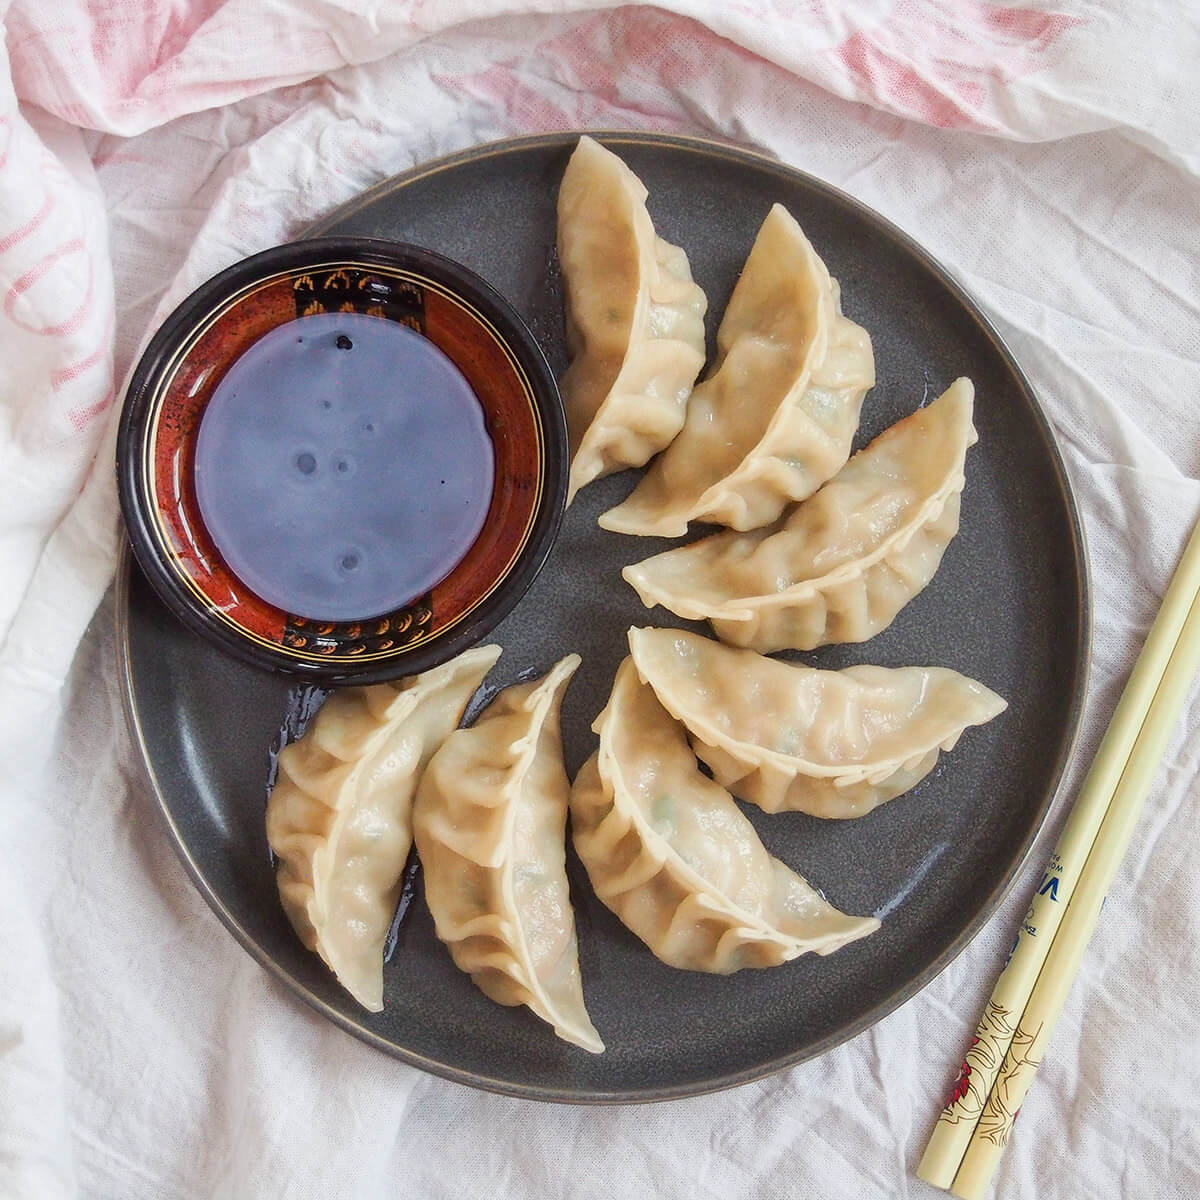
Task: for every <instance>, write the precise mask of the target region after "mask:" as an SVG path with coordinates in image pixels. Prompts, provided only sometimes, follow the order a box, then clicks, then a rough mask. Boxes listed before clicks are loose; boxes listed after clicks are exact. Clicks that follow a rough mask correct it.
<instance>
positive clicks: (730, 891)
mask: <svg viewBox="0 0 1200 1200" xmlns="http://www.w3.org/2000/svg"><path fill="white" fill-rule="evenodd" d="M594 728H595V730H596V732H597V733H599V735H600V749H599V750H598V751H597V752H596V753H595V754H594V755H592V757H591V758H590V759H588V761H587V762H586V763H585V764H584V766H583V767H582V768H581V770H580V772H579V775H578V777H577V778H576V780H575V786H574V787H573V788H572V790H571V829H572V833H573V836H574V839H575V849H576V850H577V851H578V852H579V857H580V859H581V860H582V861H583V865H584V867H585V868H586V869H587V873H588V876H589V877H590V879H591V881H592V887H593V888H594V889H595V891H596V895H597V896H598V897H599V898H600V899H601V900H602V901H603V902H604V903H605V904H606V905H607V906H608V907H609V908H611V909H612V911H613V912H614V913H616V915H617V916H618V917H619V918H620V919H621V920H622V921H623V922H624V923H625V925H627V926H628V927H629V929H630V930H632V931H633V932H634V933H635V934H637V936H638V937H639V938H641V939H642V941H643V942H645V943H646V945H647V946H649V947H650V949H651V950H652V951H653V952H654V954H655V955H656V956H657V957H658V958H660V959H661V960H662V961H663V962H665V963H667V964H669V965H670V966H673V967H681V968H683V969H685V970H691V971H711V972H714V973H716V974H719V975H727V974H729V973H730V972H732V971H737V970H740V969H741V968H742V967H770V966H775V965H777V964H779V963H782V962H787V961H788V960H789V959H793V958H795V957H797V956H798V955H800V954H804V953H806V952H808V951H815V952H816V953H817V954H829V953H831V952H832V951H834V950H837V949H838V948H839V947H841V946H844V945H846V944H847V943H848V942H852V941H854V940H855V939H857V938H861V937H865V936H866V935H867V934H869V933H873V932H874V931H875V930H876V929H878V928H879V922H878V921H877V920H876V919H875V918H874V917H850V916H847V915H846V914H845V913H842V912H839V911H838V910H837V909H836V908H834V907H833V906H832V905H831V904H829V903H827V902H826V901H825V900H824V898H823V897H822V896H821V894H820V893H819V892H817V891H816V890H815V889H813V888H812V887H810V886H809V884H808V883H806V882H805V881H804V880H803V879H802V878H801V877H800V876H799V875H797V874H796V873H795V872H794V871H793V870H791V868H789V867H788V866H786V865H785V864H784V863H782V862H780V861H779V859H777V858H773V857H772V856H771V855H770V854H769V853H768V852H767V849H766V847H765V846H764V845H763V844H762V842H761V841H760V840H759V838H758V835H757V834H756V833H755V832H754V827H753V826H752V825H751V824H750V822H749V821H748V820H747V819H746V817H745V815H744V814H743V813H742V812H741V810H740V809H739V808H738V806H737V805H736V804H735V803H734V800H733V797H732V796H730V794H729V793H728V792H727V791H726V790H725V789H724V788H723V787H721V785H720V784H718V783H714V782H713V781H712V780H711V779H709V778H708V777H707V776H706V775H703V774H702V773H701V772H700V768H699V766H698V765H697V763H696V757H695V755H694V754H693V753H692V751H691V749H690V748H689V747H688V743H687V735H686V734H685V732H684V729H683V726H682V725H680V724H679V723H678V722H677V721H675V720H674V719H673V718H672V717H671V716H670V714H669V713H668V712H667V711H666V709H664V708H663V706H662V705H661V704H660V703H659V702H658V700H657V698H656V697H655V695H654V691H653V690H652V689H651V688H649V687H647V686H646V685H645V684H643V683H641V682H640V681H639V680H638V676H637V669H636V668H635V667H634V665H633V661H632V660H631V659H628V658H627V659H626V660H625V661H624V662H623V663H622V664H621V667H620V669H619V670H618V671H617V678H616V682H615V683H614V684H613V691H612V696H611V697H610V699H609V702H608V706H607V707H606V708H605V710H604V711H603V712H602V713H601V714H600V716H599V717H597V718H596V724H595V726H594Z"/></svg>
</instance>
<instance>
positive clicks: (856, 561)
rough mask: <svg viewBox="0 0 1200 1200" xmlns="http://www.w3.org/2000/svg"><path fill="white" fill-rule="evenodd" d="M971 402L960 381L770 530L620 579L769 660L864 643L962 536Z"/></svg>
mask: <svg viewBox="0 0 1200 1200" xmlns="http://www.w3.org/2000/svg"><path fill="white" fill-rule="evenodd" d="M974 397H975V389H974V387H973V386H972V385H971V381H970V380H969V379H958V380H956V381H955V382H954V383H953V384H951V385H950V387H949V388H948V389H947V390H946V391H945V392H943V393H942V395H941V396H939V397H938V398H937V399H936V400H934V401H933V402H932V403H931V404H929V405H928V406H927V407H925V408H921V409H918V410H917V411H916V412H915V413H913V414H912V415H911V416H909V417H905V418H904V420H902V421H899V422H897V423H896V424H895V425H893V426H892V427H891V428H890V429H888V430H886V431H885V432H883V433H881V434H880V435H879V437H877V438H876V439H875V440H874V441H873V442H872V443H871V444H870V445H869V446H867V447H866V448H865V449H863V450H860V451H859V452H858V453H857V454H856V455H855V456H854V457H853V458H852V459H851V460H850V461H849V462H848V463H847V464H846V465H845V466H844V467H843V468H842V469H841V471H839V472H838V474H837V475H835V476H834V477H833V479H831V480H830V481H829V482H828V483H827V484H826V485H825V486H824V487H823V488H822V489H821V490H820V491H819V492H817V494H816V495H815V496H813V497H811V498H810V499H808V500H806V501H804V502H803V503H802V504H798V505H797V506H796V507H795V508H793V509H792V510H791V512H790V513H788V514H787V516H786V517H784V518H783V519H782V520H780V521H779V522H777V523H776V524H775V525H772V526H770V527H769V528H767V529H760V530H756V531H755V532H753V533H717V534H713V535H712V536H711V537H707V538H701V539H700V540H699V541H697V542H692V543H691V544H690V545H687V546H681V547H680V548H679V549H677V550H668V551H666V552H665V553H663V554H657V555H655V556H654V557H653V558H647V559H644V560H643V561H642V562H639V563H633V564H631V565H630V566H627V567H626V568H625V569H624V570H623V571H622V572H621V574H622V575H623V576H624V577H625V579H626V580H627V581H628V582H629V583H630V584H632V585H633V587H634V588H635V589H636V590H637V593H638V595H639V596H640V597H641V598H642V603H643V604H644V605H645V606H646V607H647V608H652V607H653V606H654V605H655V604H661V605H663V607H664V608H669V609H670V610H671V611H672V612H673V613H677V614H678V615H679V616H681V617H688V618H690V619H692V620H696V621H703V620H708V621H710V622H711V623H712V627H713V629H714V630H715V631H716V634H717V636H718V637H719V638H721V639H722V640H723V641H726V642H731V643H733V644H734V645H736V646H748V647H750V648H751V649H753V650H758V651H760V652H761V653H763V654H770V653H772V652H773V651H775V650H788V649H791V650H812V649H815V648H816V647H817V646H824V645H828V644H829V643H833V642H865V641H866V640H867V639H868V638H871V637H874V636H875V634H877V633H879V632H880V631H881V630H883V629H886V628H887V627H888V626H889V625H890V624H891V623H892V621H893V620H894V619H895V617H896V614H897V613H898V612H899V611H900V610H901V609H902V608H903V607H904V606H905V605H906V604H907V603H908V602H909V601H910V600H911V599H912V598H913V597H914V596H915V595H917V593H918V592H920V591H921V590H922V589H923V588H924V587H925V586H926V585H927V584H928V583H929V581H930V580H931V579H932V578H933V575H934V572H935V571H936V570H937V569H938V565H939V564H940V563H941V561H942V554H943V553H944V551H945V549H946V546H947V545H948V544H949V542H950V539H951V538H952V537H953V536H954V535H955V534H956V533H957V532H958V511H959V501H960V499H961V495H962V489H963V483H964V481H965V476H964V474H963V469H964V463H965V459H966V453H967V447H968V446H971V445H973V444H974V443H975V441H976V440H977V437H976V433H975V427H974V425H973V424H972V423H971V417H972V406H973V401H974Z"/></svg>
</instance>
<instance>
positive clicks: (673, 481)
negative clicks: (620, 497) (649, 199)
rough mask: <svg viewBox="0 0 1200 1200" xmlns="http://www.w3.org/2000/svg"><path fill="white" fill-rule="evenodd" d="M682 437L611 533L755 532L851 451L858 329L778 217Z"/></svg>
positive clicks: (795, 233)
mask: <svg viewBox="0 0 1200 1200" xmlns="http://www.w3.org/2000/svg"><path fill="white" fill-rule="evenodd" d="M717 352H718V353H717V360H716V362H715V363H714V365H713V367H712V369H711V371H710V372H709V374H708V376H707V377H706V378H705V379H704V381H703V382H702V383H700V384H699V385H697V387H696V389H695V391H694V392H693V393H692V396H691V399H690V400H689V401H688V405H687V417H686V420H685V422H684V426H683V430H682V431H681V432H680V434H679V436H678V437H677V438H676V439H675V440H674V441H673V442H672V443H671V445H670V446H669V447H668V448H667V449H666V451H665V452H664V453H663V454H662V455H661V456H660V457H659V458H658V459H656V460H655V461H654V462H653V463H652V464H651V466H650V469H649V470H648V471H647V472H646V474H645V476H644V477H643V478H642V480H641V482H639V483H638V485H637V487H636V488H634V490H633V492H632V493H631V494H630V496H629V497H628V499H626V500H625V501H624V503H622V504H619V505H617V506H616V507H615V508H612V509H609V511H608V512H606V513H604V514H603V515H602V516H601V517H600V525H601V526H602V527H603V528H605V529H611V530H613V531H614V532H616V533H629V534H640V535H643V536H655V537H682V536H683V534H685V533H686V532H687V527H688V522H689V521H710V522H713V523H715V524H718V525H728V526H729V527H730V528H732V529H743V530H744V529H756V528H758V527H759V526H761V525H766V524H768V523H769V522H771V521H774V520H775V518H776V517H778V516H779V514H780V513H781V512H782V511H783V510H784V508H785V507H786V506H787V505H788V504H790V503H791V502H792V501H795V500H802V499H804V498H805V497H806V496H810V495H812V493H813V492H815V491H816V490H817V488H819V487H820V486H821V484H823V483H824V482H825V481H826V480H827V479H828V478H829V477H830V476H831V475H833V474H834V472H836V471H837V470H838V468H839V467H841V466H842V464H843V463H844V462H845V461H846V459H847V457H848V456H849V454H850V447H851V443H852V442H853V440H854V434H855V431H856V430H857V429H858V418H859V413H860V411H861V409H862V401H863V396H864V395H865V394H866V392H867V390H868V388H870V387H871V386H872V385H873V384H874V383H875V358H874V355H873V353H872V350H871V339H870V337H868V335H867V332H866V330H864V329H862V328H861V327H860V326H858V325H856V324H855V323H854V322H853V321H851V320H850V319H849V318H848V317H844V316H842V313H841V301H840V294H839V291H838V287H837V284H836V283H835V282H834V281H833V280H832V279H830V277H829V272H828V271H827V270H826V268H825V264H824V263H823V262H822V261H821V259H820V257H819V256H818V255H817V252H816V251H815V250H814V249H813V248H812V246H811V245H810V243H809V241H808V239H807V238H806V237H805V236H804V233H803V231H802V230H801V228H800V226H799V225H798V224H797V223H796V221H795V219H794V218H793V217H792V216H791V215H790V214H789V213H788V211H787V210H786V209H785V208H783V207H782V206H781V205H778V204H776V205H775V206H774V207H773V208H772V209H771V211H770V212H769V213H768V214H767V218H766V220H765V221H763V223H762V227H761V228H760V229H759V232H758V237H757V238H756V240H755V242H754V247H753V249H752V250H751V251H750V256H749V258H747V259H746V264H745V266H744V267H743V269H742V274H741V277H740V278H739V279H738V282H737V286H736V287H735V288H734V290H733V295H732V296H731V297H730V300H729V305H728V307H727V308H726V310H725V314H724V316H723V317H722V319H721V327H720V329H719V330H718V332H717Z"/></svg>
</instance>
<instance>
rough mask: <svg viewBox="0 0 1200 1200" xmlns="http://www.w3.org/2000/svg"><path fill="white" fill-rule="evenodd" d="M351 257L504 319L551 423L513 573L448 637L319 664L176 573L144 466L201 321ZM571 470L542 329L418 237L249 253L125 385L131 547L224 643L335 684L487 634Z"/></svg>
mask: <svg viewBox="0 0 1200 1200" xmlns="http://www.w3.org/2000/svg"><path fill="white" fill-rule="evenodd" d="M343 260H344V261H346V262H354V263H360V264H361V263H367V264H372V263H374V264H376V265H378V266H380V267H388V268H400V269H407V270H414V269H415V270H417V271H420V272H422V273H425V274H427V275H429V276H430V277H431V278H432V279H433V280H434V281H436V282H438V283H441V284H443V285H444V286H446V287H448V288H449V289H450V290H451V291H453V292H454V293H455V294H457V295H460V296H462V297H463V299H465V300H467V301H469V302H470V304H472V305H474V306H475V307H476V308H478V309H479V310H480V312H481V313H482V314H483V315H484V316H485V317H486V318H487V319H488V320H489V321H490V322H491V323H492V324H493V325H494V326H495V331H496V334H497V335H498V336H499V338H500V340H501V341H502V342H503V343H504V344H505V345H506V347H507V348H508V350H509V352H510V353H511V354H512V355H513V357H514V358H515V359H516V360H517V362H518V363H519V364H520V366H521V368H522V369H523V370H524V372H525V374H526V375H527V377H528V380H529V388H530V393H531V396H532V401H533V405H534V409H535V412H536V416H537V418H538V420H539V422H540V425H541V433H542V453H541V463H542V473H543V487H542V495H541V497H540V498H539V500H538V502H537V505H536V507H535V509H534V512H533V515H532V517H531V519H530V526H529V531H528V534H527V536H526V540H525V544H524V545H523V546H522V547H521V549H520V551H519V552H518V554H517V556H516V559H515V560H514V561H513V562H512V563H511V564H510V565H509V567H508V570H507V572H506V573H505V574H504V575H503V576H502V577H501V578H500V580H499V581H498V582H497V583H496V584H495V586H494V587H493V588H492V589H491V591H490V593H489V594H488V595H487V596H486V597H485V599H483V600H482V601H481V602H479V603H477V604H476V605H475V606H474V608H472V609H471V610H470V611H469V612H468V614H467V616H466V617H464V618H463V619H462V620H460V621H458V622H457V623H455V624H454V625H452V626H451V627H450V628H449V629H447V630H446V631H445V632H444V633H440V634H436V635H434V636H433V637H431V638H429V639H428V640H426V641H423V642H418V643H416V644H415V645H412V646H404V647H399V648H398V649H397V650H396V651H395V653H394V654H391V655H389V656H388V657H386V658H382V659H379V658H376V659H374V660H372V661H367V662H355V661H354V660H346V659H341V660H338V661H335V662H319V661H317V662H312V661H303V660H300V659H289V658H287V657H286V654H285V653H283V652H277V651H275V650H272V649H268V648H265V647H260V646H258V645H256V644H255V643H254V642H253V641H252V640H251V639H250V638H249V637H247V636H244V635H242V634H241V633H239V632H238V631H237V629H236V628H235V627H233V626H229V625H227V624H226V623H224V622H216V621H214V620H212V618H211V617H210V616H209V615H208V613H207V612H206V611H205V610H204V609H203V608H202V607H201V606H200V605H199V604H198V603H197V602H196V600H195V598H194V596H192V595H191V593H190V592H189V590H188V589H187V588H186V587H185V586H184V585H183V584H182V582H181V581H180V580H179V579H177V578H176V575H175V573H174V572H173V571H172V570H171V569H170V567H169V566H168V565H167V563H166V562H165V561H164V558H163V556H162V554H161V552H160V549H159V547H158V544H157V542H156V540H155V538H154V537H153V535H152V532H151V520H150V514H151V512H152V511H153V510H154V508H155V504H154V500H153V497H152V496H151V494H150V492H149V480H148V478H147V476H146V473H145V472H144V470H143V469H142V461H143V456H142V454H141V448H142V445H143V443H144V440H145V438H146V436H147V435H148V428H147V423H148V421H149V419H150V417H151V415H152V410H151V398H152V395H153V392H154V385H155V384H156V382H157V381H158V380H159V379H160V378H161V377H162V374H163V372H164V371H165V370H166V369H167V368H168V366H169V365H170V361H171V359H172V357H173V354H174V352H175V351H176V350H177V349H178V347H179V346H180V345H181V344H182V343H183V342H184V341H186V339H187V337H188V336H189V334H190V333H191V332H192V331H193V330H194V329H195V327H196V325H197V323H198V322H199V321H201V320H203V319H204V318H205V317H206V316H207V315H209V314H211V312H212V311H213V309H215V308H217V307H218V306H220V305H221V304H222V303H224V302H225V301H226V300H228V299H229V298H230V297H231V296H233V295H234V294H235V293H237V292H239V291H240V290H242V289H243V288H245V287H246V286H248V285H252V284H253V283H254V282H256V281H257V280H260V279H262V278H264V277H266V276H270V275H272V274H276V273H279V272H285V271H293V270H297V269H302V268H304V267H306V266H309V265H311V264H312V263H314V262H336V261H343ZM569 468H570V452H569V444H568V437H567V424H566V412H565V409H564V407H563V403H562V397H561V396H560V394H559V390H558V384H557V382H556V380H555V378H554V373H553V371H552V370H551V369H550V365H549V363H548V361H547V359H546V356H545V353H544V351H543V350H542V348H541V346H540V345H539V344H538V342H537V339H536V338H535V337H534V335H533V332H532V330H531V329H530V328H529V326H528V325H527V324H526V322H525V321H524V319H523V318H522V317H521V315H520V314H519V313H518V312H517V311H516V309H515V308H514V307H513V306H512V304H511V303H510V302H509V301H508V300H507V299H505V297H504V296H503V295H501V294H500V292H498V291H497V290H496V289H495V288H494V287H493V286H492V285H491V284H490V283H488V282H487V280H486V279H484V278H483V277H482V276H480V275H478V274H476V273H475V272H474V271H472V270H471V269H470V268H469V267H466V266H464V265H463V264H462V263H459V262H456V261H455V260H453V259H451V258H447V257H446V256H445V255H443V254H439V253H437V252H436V251H433V250H428V249H426V248H425V247H422V246H415V245H412V244H410V243H407V242H399V241H392V240H389V239H386V238H377V237H360V236H351V235H337V236H332V237H320V236H318V237H307V236H302V237H300V238H298V239H297V240H295V241H291V242H284V243H281V244H280V245H277V246H272V247H269V248H268V249H266V250H261V251H258V252H257V253H255V254H252V255H249V256H248V257H246V258H243V259H239V260H238V261H237V262H235V263H232V264H231V265H230V266H228V267H226V268H224V269H223V270H222V271H219V272H218V273H217V274H216V275H213V276H212V277H211V278H209V279H207V280H205V281H204V282H203V283H202V284H200V285H199V287H197V288H195V289H194V290H193V291H191V292H189V293H188V295H187V296H185V297H184V298H183V299H182V300H181V301H180V302H179V303H178V304H177V305H176V306H175V307H174V308H173V309H172V310H171V312H170V313H169V314H168V315H167V317H166V318H165V319H164V320H163V321H162V323H161V324H160V325H159V327H158V328H157V329H156V330H155V332H154V335H153V336H152V337H151V338H150V340H149V341H148V342H147V344H146V346H145V348H144V349H143V350H142V352H141V354H140V355H139V357H138V360H137V363H136V365H135V367H134V369H133V372H132V373H131V375H130V379H129V383H128V386H127V387H126V389H125V398H124V404H123V407H122V411H121V417H120V421H119V424H118V429H117V443H116V475H117V492H118V498H119V501H120V508H121V515H122V518H123V520H124V525H125V530H126V534H127V540H128V544H129V547H130V550H131V551H132V554H133V557H134V559H135V560H136V561H137V563H138V565H139V566H140V567H141V569H142V572H143V574H144V575H145V576H146V578H147V580H148V581H149V583H150V585H151V587H152V588H153V589H154V591H155V593H156V594H157V595H158V597H159V599H160V600H162V602H163V604H164V605H165V606H166V607H167V609H168V610H169V611H170V612H171V613H172V614H173V615H174V616H175V617H176V618H177V619H178V620H180V621H181V622H182V623H183V624H184V625H186V626H187V627H188V628H189V629H190V630H192V632H194V633H196V634H198V635H199V636H201V637H202V638H204V640H205V641H206V642H208V643H209V644H210V645H212V646H213V647H214V648H216V649H219V650H220V651H222V652H223V653H227V654H230V655H232V656H233V657H234V658H236V659H238V660H239V661H241V662H243V663H246V664H248V665H249V666H253V667H258V668H259V669H261V670H267V671H271V672H273V673H277V674H283V675H289V676H294V677H296V678H297V679H300V680H308V681H309V682H312V683H317V684H319V685H321V686H325V687H337V686H343V685H351V684H371V683H381V682H385V681H387V680H393V679H398V678H401V677H403V676H406V675H413V674H418V673H420V672H422V671H427V670H430V669H431V668H433V667H435V666H438V665H440V664H441V663H444V662H448V661H449V660H450V659H451V658H453V657H454V656H455V655H457V654H459V653H461V652H462V651H464V650H466V649H468V648H469V647H471V646H473V645H475V644H476V643H478V642H479V641H480V640H481V639H482V638H484V637H486V636H487V634H488V633H489V632H490V631H491V630H492V629H493V628H495V626H496V625H498V624H499V623H500V622H501V621H502V620H503V619H504V618H505V617H506V616H507V615H508V614H509V613H510V612H511V611H512V609H513V608H515V607H516V605H517V604H518V603H519V602H520V600H521V598H522V597H523V596H524V595H525V593H526V592H527V591H528V590H529V588H530V587H531V586H532V584H533V581H534V579H536V578H537V576H538V574H539V572H540V571H541V569H542V567H543V566H544V565H545V562H546V559H547V558H548V557H549V555H550V552H551V550H552V549H553V547H554V543H555V541H556V540H557V537H558V532H559V529H560V527H561V525H562V519H563V514H564V512H565V511H566V499H567V480H568V472H569Z"/></svg>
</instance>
